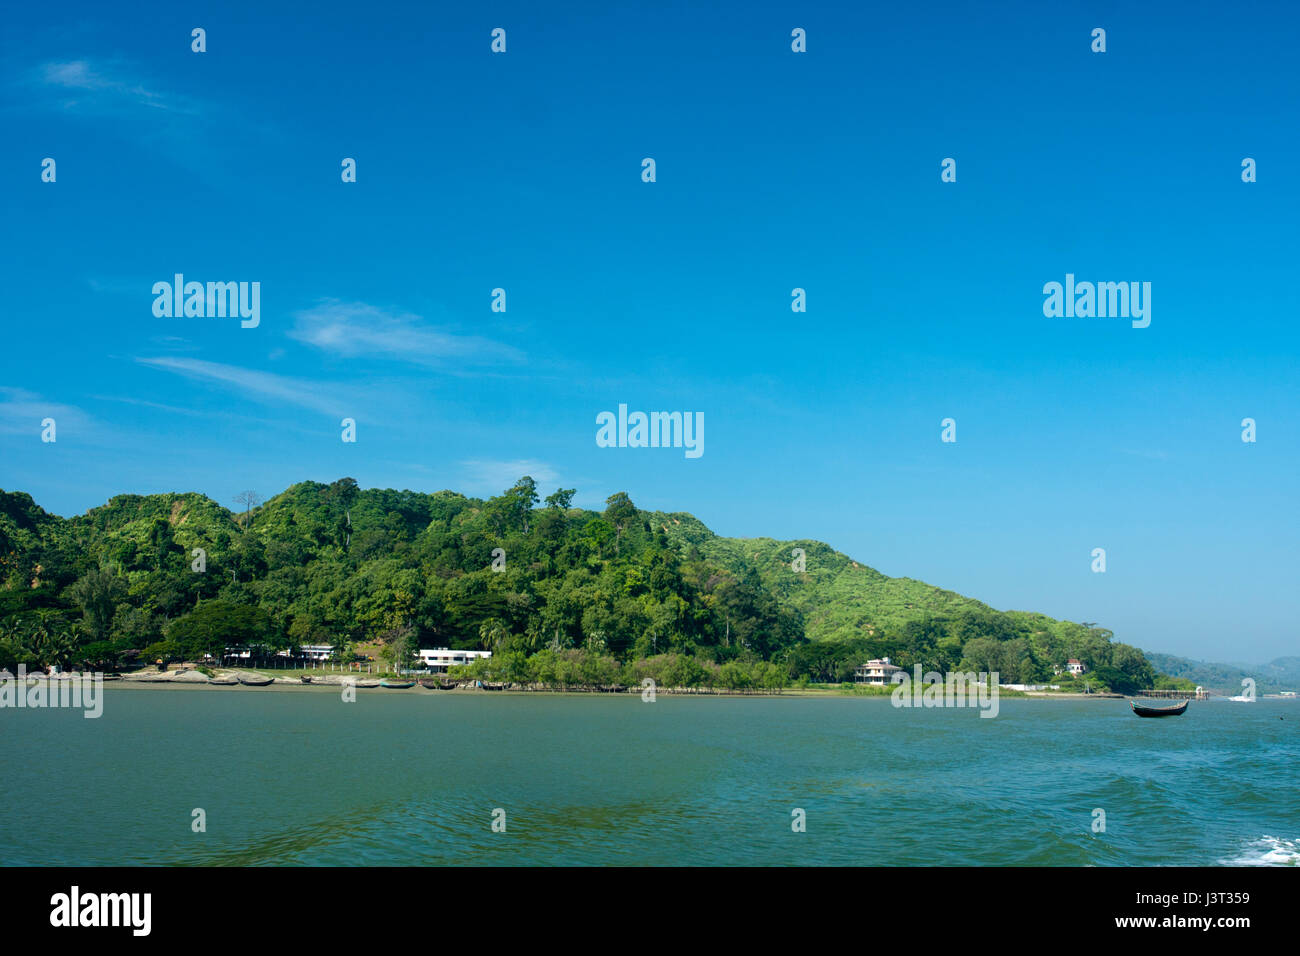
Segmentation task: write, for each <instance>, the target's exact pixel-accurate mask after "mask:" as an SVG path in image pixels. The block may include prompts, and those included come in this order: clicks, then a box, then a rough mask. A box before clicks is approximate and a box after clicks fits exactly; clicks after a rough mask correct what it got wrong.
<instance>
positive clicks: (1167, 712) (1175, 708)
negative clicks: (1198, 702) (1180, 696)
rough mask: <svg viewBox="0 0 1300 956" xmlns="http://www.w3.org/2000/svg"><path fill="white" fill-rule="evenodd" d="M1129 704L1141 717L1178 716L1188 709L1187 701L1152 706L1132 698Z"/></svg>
mask: <svg viewBox="0 0 1300 956" xmlns="http://www.w3.org/2000/svg"><path fill="white" fill-rule="evenodd" d="M1129 706H1130V707H1132V708H1133V713H1135V714H1137V715H1138V716H1139V717H1177V716H1178V715H1179V714H1181V713H1182V712H1183V711H1185V710H1186V709H1187V701H1183V702H1182V703H1181V704H1169V705H1167V706H1165V707H1152V706H1150V705H1149V704H1139V703H1138V702H1137V701H1133V700H1130V701H1129Z"/></svg>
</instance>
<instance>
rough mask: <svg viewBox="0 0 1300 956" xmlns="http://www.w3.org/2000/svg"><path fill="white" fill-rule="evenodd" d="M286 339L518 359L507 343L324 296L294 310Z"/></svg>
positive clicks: (468, 359) (468, 358)
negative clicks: (293, 323) (292, 326)
mask: <svg viewBox="0 0 1300 956" xmlns="http://www.w3.org/2000/svg"><path fill="white" fill-rule="evenodd" d="M294 319H295V325H294V328H293V329H292V330H291V331H290V332H289V335H290V337H291V338H294V339H297V340H298V341H300V342H305V343H307V344H308V345H312V346H315V347H316V348H318V349H322V350H324V351H327V352H333V353H335V354H336V355H342V356H348V357H351V356H358V357H359V356H375V357H379V358H389V359H396V360H399V361H404V362H413V363H415V364H419V365H452V364H457V363H459V364H463V365H485V364H498V363H503V362H510V363H514V362H520V361H522V360H523V358H524V355H523V353H522V352H520V351H519V350H518V349H516V348H514V347H513V346H509V345H504V344H502V343H500V342H494V341H492V340H491V339H485V338H483V337H481V336H477V335H455V334H453V333H450V332H446V331H443V330H441V329H437V328H434V327H433V326H430V325H428V324H427V323H425V322H424V320H423V319H421V318H420V317H419V316H417V315H412V314H411V313H409V312H390V311H387V310H385V309H381V308H379V307H378V306H374V305H368V304H366V303H364V302H340V301H338V300H337V299H326V300H324V301H322V302H320V303H319V304H317V305H316V306H313V307H312V308H310V309H305V310H303V311H301V312H298V313H295V315H294Z"/></svg>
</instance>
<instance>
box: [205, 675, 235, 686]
mask: <svg viewBox="0 0 1300 956" xmlns="http://www.w3.org/2000/svg"><path fill="white" fill-rule="evenodd" d="M208 683H209V684H217V685H218V686H221V687H233V686H234V685H236V684H238V683H239V678H237V677H214V678H212V680H210V681H208Z"/></svg>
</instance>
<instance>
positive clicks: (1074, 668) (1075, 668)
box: [1065, 657, 1088, 677]
mask: <svg viewBox="0 0 1300 956" xmlns="http://www.w3.org/2000/svg"><path fill="white" fill-rule="evenodd" d="M1065 669H1066V670H1068V671H1069V672H1070V673H1071V674H1073V675H1074V676H1075V677H1078V676H1079V675H1080V674H1083V673H1085V672H1086V671H1087V670H1088V665H1087V664H1085V663H1084V662H1083V661H1077V660H1075V659H1074V658H1073V657H1071V658H1070V659H1069V660H1068V661H1066V662H1065Z"/></svg>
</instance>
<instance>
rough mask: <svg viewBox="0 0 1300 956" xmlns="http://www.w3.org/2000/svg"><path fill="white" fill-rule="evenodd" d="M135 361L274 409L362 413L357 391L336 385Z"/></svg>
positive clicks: (227, 368) (217, 366) (188, 362)
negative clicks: (212, 385)
mask: <svg viewBox="0 0 1300 956" xmlns="http://www.w3.org/2000/svg"><path fill="white" fill-rule="evenodd" d="M136 361H137V362H139V363H140V364H141V365H147V366H149V367H150V368H157V369H162V370H163V371H166V372H172V373H174V374H177V375H183V376H185V377H186V378H190V379H195V380H198V381H204V382H212V383H215V384H217V385H222V386H226V387H228V388H231V389H234V390H236V391H238V392H239V393H240V394H241V395H243V396H244V397H246V398H252V399H255V400H257V401H262V402H266V403H267V404H271V405H281V406H283V405H293V406H297V407H299V408H308V409H311V410H312V411H315V412H321V413H322V414H326V415H349V414H351V415H354V416H355V415H356V414H357V413H358V411H359V405H360V395H359V394H358V393H357V390H356V389H355V388H353V387H351V386H347V385H341V384H339V383H337V382H312V381H307V380H306V379H299V378H291V377H289V376H287V375H276V374H274V373H271V372H259V371H257V370H255V369H247V368H240V367H239V366H237V365H223V364H221V363H220V362H208V361H205V360H203V359H191V358H175V357H171V356H158V357H154V358H138V359H136Z"/></svg>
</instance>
